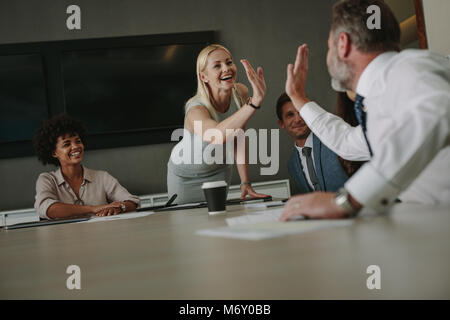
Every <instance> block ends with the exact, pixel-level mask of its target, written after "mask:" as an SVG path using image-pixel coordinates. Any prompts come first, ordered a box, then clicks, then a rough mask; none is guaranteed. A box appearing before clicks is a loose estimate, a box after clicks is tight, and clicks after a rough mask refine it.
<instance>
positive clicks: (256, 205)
mask: <svg viewBox="0 0 450 320" xmlns="http://www.w3.org/2000/svg"><path fill="white" fill-rule="evenodd" d="M284 205H285V202H283V201H268V202H259V203H246V204H245V205H244V206H245V207H246V208H272V207H281V206H284Z"/></svg>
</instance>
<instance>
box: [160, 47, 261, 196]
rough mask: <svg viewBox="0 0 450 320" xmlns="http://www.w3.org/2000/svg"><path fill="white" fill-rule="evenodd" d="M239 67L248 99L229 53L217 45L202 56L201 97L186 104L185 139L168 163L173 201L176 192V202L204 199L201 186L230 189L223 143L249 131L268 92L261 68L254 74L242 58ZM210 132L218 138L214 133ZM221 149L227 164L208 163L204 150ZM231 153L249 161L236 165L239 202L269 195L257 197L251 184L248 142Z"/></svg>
mask: <svg viewBox="0 0 450 320" xmlns="http://www.w3.org/2000/svg"><path fill="white" fill-rule="evenodd" d="M241 63H242V64H243V66H244V68H245V70H246V73H247V77H248V80H249V81H250V84H251V86H252V93H253V95H252V97H251V98H250V99H249V91H248V88H247V87H246V86H245V85H243V84H241V83H236V74H237V68H236V65H235V64H234V62H233V58H232V57H231V53H230V52H229V51H228V49H226V48H225V47H223V46H221V45H218V44H213V45H209V46H207V47H206V48H204V49H203V50H202V51H201V52H200V53H199V55H198V58H197V93H196V94H195V96H193V97H192V98H190V99H189V100H188V101H187V103H186V106H185V120H184V137H183V139H182V140H181V141H180V142H179V143H178V144H177V145H176V146H175V147H174V148H173V150H172V154H171V156H170V159H169V162H168V164H167V167H168V170H167V189H168V193H169V197H171V196H172V195H173V194H177V199H176V202H177V203H178V204H183V203H191V202H199V201H204V195H203V192H202V190H201V185H202V184H203V182H206V181H217V180H224V181H225V182H227V184H228V186H229V185H230V182H231V174H232V167H231V165H230V164H226V148H225V145H226V143H227V141H229V140H230V139H235V135H234V134H232V133H231V132H232V130H237V129H243V130H245V125H246V123H247V121H248V120H249V119H250V118H251V117H252V116H253V114H254V113H255V112H257V110H258V109H259V108H260V107H261V104H262V101H263V99H264V95H265V93H266V84H265V81H264V76H263V71H262V68H261V67H258V69H257V72H255V70H254V69H253V68H252V66H251V65H250V63H249V62H248V61H247V60H245V59H243V60H241ZM232 101H233V102H234V103H235V104H236V107H237V108H236V109H234V110H233V108H231V103H232ZM210 129H214V130H210ZM230 129H231V130H230ZM208 131H209V133H211V132H215V133H220V134H215V135H211V134H208ZM217 145H220V147H223V149H222V150H223V153H222V155H223V159H222V160H223V161H221V163H218V161H215V162H214V161H213V162H211V161H208V160H207V159H204V154H205V153H204V151H205V149H207V148H211V147H214V146H216V147H217ZM195 146H201V148H198V147H195ZM228 151H229V150H228ZM232 151H234V152H233V153H234V155H233V156H234V159H236V158H239V154H240V155H241V156H242V155H244V156H243V157H244V158H245V163H242V161H241V163H240V162H239V161H236V163H237V168H238V172H239V176H240V178H241V191H242V194H241V198H244V197H245V196H247V195H248V196H251V197H265V196H267V195H264V194H259V193H256V192H255V191H254V190H253V188H252V186H251V184H250V182H249V177H248V171H247V159H246V156H245V144H241V145H239V144H237V143H235V148H234V150H232ZM186 152H190V153H189V156H188V157H185V158H184V159H185V160H186V159H188V161H185V160H184V161H180V158H182V157H183V156H185V155H186V154H184V153H186ZM205 160H206V161H205Z"/></svg>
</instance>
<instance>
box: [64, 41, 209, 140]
mask: <svg viewBox="0 0 450 320" xmlns="http://www.w3.org/2000/svg"><path fill="white" fill-rule="evenodd" d="M202 48H203V45H201V44H192V45H166V46H144V47H134V48H112V49H101V50H85V51H71V52H64V53H63V59H62V66H63V74H64V96H65V103H66V111H67V113H68V114H70V115H72V116H74V117H76V118H78V119H80V120H82V121H83V123H84V124H85V125H86V126H87V129H88V131H89V133H91V134H99V133H112V132H129V131H134V130H143V129H156V128H174V127H179V126H182V125H183V119H184V113H183V106H184V102H185V101H186V100H187V99H188V98H189V97H191V96H192V95H193V94H194V93H195V90H196V76H195V61H196V59H197V55H198V53H199V52H200V50H201V49H202ZM112 113H114V114H112Z"/></svg>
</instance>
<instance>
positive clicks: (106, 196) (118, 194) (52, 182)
mask: <svg viewBox="0 0 450 320" xmlns="http://www.w3.org/2000/svg"><path fill="white" fill-rule="evenodd" d="M79 195H80V198H77V196H76V195H75V193H74V192H73V190H72V188H71V187H70V185H69V184H68V183H67V182H66V181H65V180H64V177H63V175H62V173H61V168H58V169H57V170H56V171H53V172H45V173H41V174H40V175H39V178H38V179H37V181H36V201H35V203H34V208H35V209H36V211H37V213H38V214H39V216H40V217H41V218H45V219H49V218H48V216H47V210H48V208H49V207H50V206H51V205H52V204H54V203H55V202H61V203H69V204H80V205H91V206H97V205H105V204H108V203H111V202H114V201H127V200H128V201H132V202H134V203H135V204H136V205H137V206H139V205H140V203H141V202H140V200H139V198H138V197H137V196H134V195H132V194H130V193H129V192H128V191H127V189H125V188H124V187H122V186H121V185H120V183H119V182H118V181H117V179H115V178H114V177H113V176H111V175H110V174H109V173H108V172H106V171H99V170H91V169H88V168H86V167H84V166H83V183H82V184H81V187H80V190H79Z"/></svg>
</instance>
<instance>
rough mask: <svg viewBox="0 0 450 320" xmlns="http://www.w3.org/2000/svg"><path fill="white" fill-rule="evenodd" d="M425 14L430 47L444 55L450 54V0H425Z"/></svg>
mask: <svg viewBox="0 0 450 320" xmlns="http://www.w3.org/2000/svg"><path fill="white" fill-rule="evenodd" d="M423 15H424V19H425V30H426V34H427V40H428V48H429V49H430V50H431V51H433V52H435V53H439V54H442V55H444V56H447V55H450V1H449V0H423Z"/></svg>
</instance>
